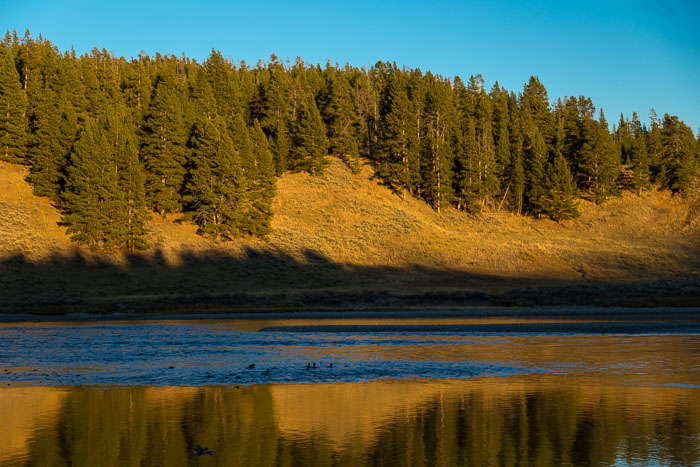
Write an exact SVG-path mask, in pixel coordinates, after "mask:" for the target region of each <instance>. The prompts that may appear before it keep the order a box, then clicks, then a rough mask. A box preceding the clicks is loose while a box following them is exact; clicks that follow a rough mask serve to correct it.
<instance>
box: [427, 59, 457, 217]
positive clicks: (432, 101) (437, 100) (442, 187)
mask: <svg viewBox="0 0 700 467" xmlns="http://www.w3.org/2000/svg"><path fill="white" fill-rule="evenodd" d="M425 87H426V94H425V105H424V111H423V115H424V129H423V130H422V133H423V135H424V136H423V148H422V151H421V152H422V153H421V156H422V157H421V166H422V173H421V186H422V195H423V197H424V198H425V200H426V201H428V203H430V205H431V206H432V207H433V209H435V210H436V211H437V212H438V213H439V212H440V211H441V209H442V208H443V207H444V206H447V205H448V204H449V203H450V201H451V197H452V166H453V164H454V150H453V147H452V141H453V137H452V135H453V132H454V128H453V125H454V123H453V121H454V119H455V109H454V106H453V103H452V95H451V94H452V93H451V89H450V87H449V83H448V82H444V81H442V80H441V79H439V78H437V79H436V78H435V77H434V76H433V75H432V74H431V73H426V75H425Z"/></svg>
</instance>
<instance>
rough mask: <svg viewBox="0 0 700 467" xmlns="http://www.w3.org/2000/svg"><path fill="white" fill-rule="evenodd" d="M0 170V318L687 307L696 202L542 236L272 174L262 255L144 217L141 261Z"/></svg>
mask: <svg viewBox="0 0 700 467" xmlns="http://www.w3.org/2000/svg"><path fill="white" fill-rule="evenodd" d="M25 176H26V169H25V168H24V167H20V166H16V165H10V164H7V163H4V162H0V312H4V313H13V312H41V313H65V312H81V311H93V312H129V311H131V310H135V311H145V310H148V311H168V312H172V311H182V312H193V311H194V312H211V311H222V310H223V311H249V310H260V311H263V310H266V311H270V310H290V309H323V310H328V309H334V310H335V309H399V308H400V309H404V308H405V309H408V308H427V307H440V308H449V307H455V308H461V307H470V306H533V305H536V306H548V305H574V306H576V305H599V306H613V305H614V306H700V200H697V199H695V200H684V199H681V198H679V197H673V196H671V195H670V194H669V193H667V192H658V191H649V192H646V193H644V194H642V195H641V196H637V195H634V194H631V193H624V194H623V195H622V196H620V197H615V198H612V199H610V200H609V201H607V202H606V203H604V204H603V205H602V206H596V205H594V204H592V203H589V202H587V201H581V205H580V209H581V212H582V215H581V217H580V218H578V219H575V220H573V221H567V222H564V223H562V224H558V223H556V222H553V221H551V220H549V219H533V218H531V217H526V216H520V215H515V214H512V213H507V212H503V211H488V212H484V213H482V214H481V215H479V216H472V215H469V214H466V213H462V212H458V211H456V210H454V209H451V208H450V209H445V210H443V212H442V213H441V214H438V213H436V212H435V211H433V210H432V209H431V208H430V207H429V206H428V205H426V204H425V203H423V202H421V201H418V200H415V199H412V198H407V199H402V198H401V197H400V196H398V195H396V194H394V193H392V192H391V191H390V190H389V189H388V188H387V187H385V186H383V185H382V184H381V183H380V181H379V180H378V179H377V178H376V177H375V176H374V173H373V171H372V169H371V168H370V167H369V166H368V165H365V166H363V167H362V170H361V172H360V173H359V174H353V173H351V172H350V171H349V170H348V169H347V168H346V167H345V166H344V165H343V164H342V163H341V162H340V161H338V160H336V159H333V160H332V162H331V165H330V166H329V168H328V169H327V170H326V172H325V174H324V175H323V176H317V177H312V176H310V175H308V174H303V173H299V174H285V175H283V176H282V177H281V178H280V179H279V181H278V185H277V187H278V188H277V196H276V198H275V201H274V206H273V207H274V212H275V216H274V219H273V222H272V234H271V235H270V237H269V239H268V240H267V241H262V240H259V239H239V240H235V241H232V242H225V243H217V242H214V241H212V240H209V239H206V238H203V237H201V236H199V235H197V234H196V230H197V229H196V227H195V226H194V225H192V224H190V223H187V222H182V221H180V220H178V218H177V217H170V218H167V219H163V218H161V217H160V216H157V215H154V216H153V219H152V220H151V221H150V222H149V228H150V229H151V233H150V234H149V242H150V243H151V245H152V248H151V249H150V250H148V251H146V252H144V253H139V254H134V255H128V254H119V255H106V254H98V253H93V252H90V251H89V250H87V249H85V248H81V247H78V246H76V245H75V244H73V243H71V241H70V239H69V237H68V236H67V235H66V233H65V227H63V226H61V225H59V221H60V213H59V212H58V211H57V210H56V209H55V208H54V207H53V206H52V205H51V203H50V202H49V201H48V200H47V199H45V198H37V197H35V196H33V195H32V192H31V187H30V186H29V185H28V184H27V183H26V182H25V181H24V177H25Z"/></svg>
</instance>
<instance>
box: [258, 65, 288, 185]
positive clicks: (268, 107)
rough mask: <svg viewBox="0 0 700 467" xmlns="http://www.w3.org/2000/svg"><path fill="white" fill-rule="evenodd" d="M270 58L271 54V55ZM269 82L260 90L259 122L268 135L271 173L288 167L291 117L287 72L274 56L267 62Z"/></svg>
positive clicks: (280, 171)
mask: <svg viewBox="0 0 700 467" xmlns="http://www.w3.org/2000/svg"><path fill="white" fill-rule="evenodd" d="M273 57H274V56H273ZM268 72H269V75H270V79H269V82H268V83H267V85H266V86H263V87H262V89H261V94H262V95H261V100H262V103H261V107H262V115H261V117H262V118H261V121H260V125H261V127H262V129H263V131H265V133H266V134H267V135H268V137H269V138H270V150H271V152H272V154H273V157H274V160H275V172H276V173H277V175H281V174H282V173H283V172H284V171H286V170H287V168H288V159H289V151H290V148H291V139H290V135H289V130H290V125H291V122H292V121H293V120H294V114H293V109H292V105H291V98H290V94H291V92H292V83H291V78H290V75H289V73H287V71H286V70H285V69H284V66H283V65H282V64H281V63H279V62H278V61H277V57H274V58H273V60H272V61H271V63H270V64H269V65H268Z"/></svg>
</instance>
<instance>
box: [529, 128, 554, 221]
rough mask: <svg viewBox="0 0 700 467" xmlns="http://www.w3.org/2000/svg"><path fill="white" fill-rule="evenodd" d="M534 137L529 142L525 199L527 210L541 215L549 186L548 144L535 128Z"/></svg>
mask: <svg viewBox="0 0 700 467" xmlns="http://www.w3.org/2000/svg"><path fill="white" fill-rule="evenodd" d="M533 131H534V132H535V133H534V138H533V141H532V142H529V143H528V150H527V153H526V154H527V155H526V162H525V166H526V169H527V170H526V173H525V190H524V193H525V200H526V205H527V210H528V212H530V213H531V214H534V215H539V214H541V213H542V212H543V211H544V208H545V203H546V202H545V200H544V197H545V191H546V188H547V178H546V167H547V163H548V152H547V145H546V144H545V142H544V137H543V136H542V134H541V133H540V132H539V130H533Z"/></svg>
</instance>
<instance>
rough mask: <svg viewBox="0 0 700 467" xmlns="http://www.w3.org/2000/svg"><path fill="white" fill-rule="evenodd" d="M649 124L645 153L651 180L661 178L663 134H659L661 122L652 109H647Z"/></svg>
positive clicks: (656, 180)
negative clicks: (647, 158)
mask: <svg viewBox="0 0 700 467" xmlns="http://www.w3.org/2000/svg"><path fill="white" fill-rule="evenodd" d="M649 120H650V121H651V126H650V128H649V131H648V133H647V141H646V143H647V154H648V155H649V172H650V175H651V178H652V181H653V182H658V181H660V179H662V178H663V176H662V174H661V158H662V152H663V142H662V140H663V136H662V135H661V122H660V121H659V119H658V117H657V115H656V112H655V111H654V109H651V110H650V111H649Z"/></svg>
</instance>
